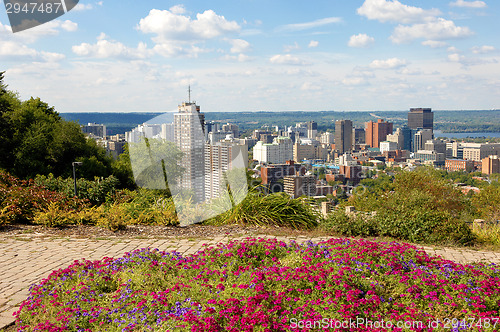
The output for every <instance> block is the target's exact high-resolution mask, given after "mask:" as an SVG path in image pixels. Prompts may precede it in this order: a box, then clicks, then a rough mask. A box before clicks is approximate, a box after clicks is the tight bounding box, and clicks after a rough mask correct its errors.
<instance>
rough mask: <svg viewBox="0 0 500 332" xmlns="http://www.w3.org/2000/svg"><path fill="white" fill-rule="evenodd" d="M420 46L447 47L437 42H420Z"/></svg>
mask: <svg viewBox="0 0 500 332" xmlns="http://www.w3.org/2000/svg"><path fill="white" fill-rule="evenodd" d="M422 45H424V46H429V47H430V48H441V47H446V46H448V43H446V42H443V41H437V40H425V41H423V42H422Z"/></svg>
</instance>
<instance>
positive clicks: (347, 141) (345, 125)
mask: <svg viewBox="0 0 500 332" xmlns="http://www.w3.org/2000/svg"><path fill="white" fill-rule="evenodd" d="M335 149H336V150H338V151H339V153H344V152H350V151H351V150H352V121H351V120H337V121H335Z"/></svg>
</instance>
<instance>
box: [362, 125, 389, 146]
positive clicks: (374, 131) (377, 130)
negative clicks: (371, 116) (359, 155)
mask: <svg viewBox="0 0 500 332" xmlns="http://www.w3.org/2000/svg"><path fill="white" fill-rule="evenodd" d="M365 125H366V127H365V134H366V139H365V142H366V144H368V145H369V146H371V147H372V148H379V147H380V142H383V141H386V140H387V135H389V134H392V131H393V124H392V122H385V121H384V120H383V119H378V120H377V122H373V121H369V122H366V124H365Z"/></svg>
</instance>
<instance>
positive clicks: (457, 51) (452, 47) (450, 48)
mask: <svg viewBox="0 0 500 332" xmlns="http://www.w3.org/2000/svg"><path fill="white" fill-rule="evenodd" d="M446 51H447V52H448V53H460V50H459V49H458V48H456V47H455V46H450V47H448V48H447V49H446Z"/></svg>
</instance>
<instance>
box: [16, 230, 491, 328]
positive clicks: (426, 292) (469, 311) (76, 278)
mask: <svg viewBox="0 0 500 332" xmlns="http://www.w3.org/2000/svg"><path fill="white" fill-rule="evenodd" d="M499 276H500V269H499V268H498V266H495V265H484V264H474V265H460V264H456V263H453V262H451V261H445V260H442V259H441V258H439V257H432V256H428V255H427V254H426V253H425V252H423V251H421V250H419V249H418V248H416V247H414V246H411V245H408V244H400V243H394V242H393V243H381V242H370V241H366V240H353V239H331V240H328V241H326V242H321V243H318V244H316V243H312V242H308V243H306V244H303V245H299V244H297V243H294V242H291V243H285V242H280V241H277V240H274V239H262V238H259V239H250V238H248V239H245V240H243V241H234V242H230V243H228V244H219V245H217V246H215V247H207V248H205V249H204V250H203V251H200V252H198V253H197V254H196V255H190V256H186V257H183V256H182V255H181V254H179V253H176V252H171V253H168V252H160V251H158V250H154V249H149V248H147V249H141V250H136V251H134V252H131V253H127V254H125V256H124V257H123V258H119V259H112V258H104V259H103V260H100V261H94V262H91V261H86V260H83V261H75V262H74V264H72V265H71V266H69V267H68V268H66V269H60V270H57V271H54V272H53V273H52V274H51V275H50V276H48V277H47V278H46V279H44V280H43V281H42V282H40V283H39V284H37V285H34V286H32V287H31V290H30V296H29V297H28V299H27V300H25V301H24V302H23V303H22V305H21V308H20V310H19V311H18V312H17V313H16V316H17V322H16V325H17V327H18V330H20V331H67V330H68V331H294V330H296V331H312V330H324V331H333V330H345V331H386V330H387V331H403V330H404V331H409V330H413V331H435V330H446V331H452V330H454V331H459V330H464V331H465V330H466V331H471V330H475V331H494V330H499V329H500V327H499V326H500V322H498V320H499V318H500V314H499V307H500V279H499Z"/></svg>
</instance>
